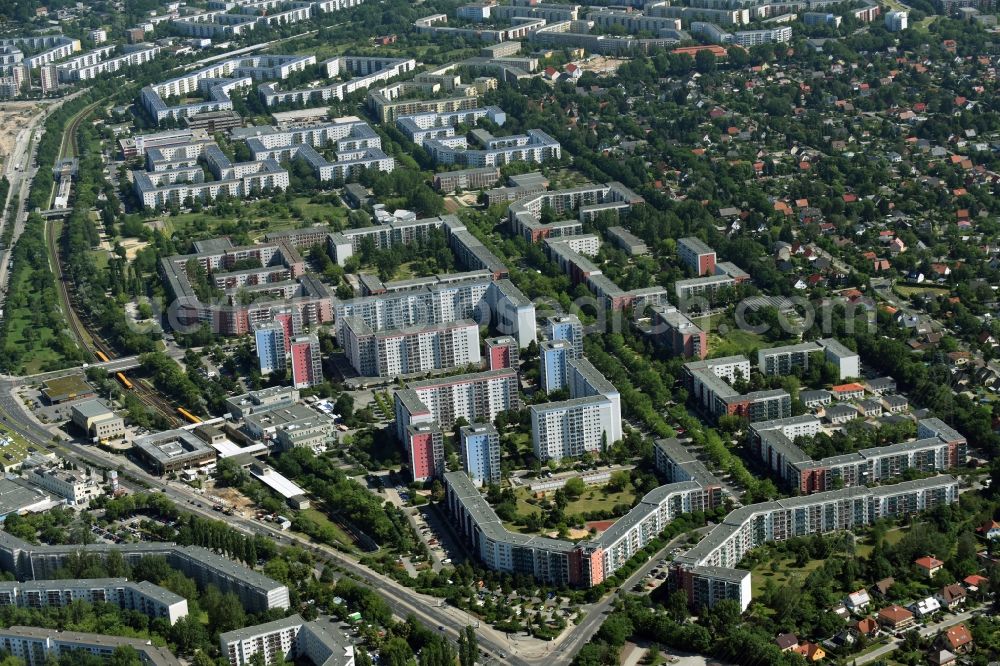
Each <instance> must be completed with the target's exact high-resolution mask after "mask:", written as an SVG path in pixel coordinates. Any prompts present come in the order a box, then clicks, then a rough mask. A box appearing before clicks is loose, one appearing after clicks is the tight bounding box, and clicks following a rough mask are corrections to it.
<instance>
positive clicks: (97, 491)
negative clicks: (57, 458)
mask: <svg viewBox="0 0 1000 666" xmlns="http://www.w3.org/2000/svg"><path fill="white" fill-rule="evenodd" d="M23 478H24V479H25V480H26V481H28V482H30V483H33V484H35V485H36V486H38V487H39V488H42V489H44V490H47V491H49V492H50V493H52V494H54V495H58V496H59V497H62V498H64V499H65V500H66V501H67V502H68V503H69V504H70V505H71V506H86V505H87V504H89V503H90V500H92V499H93V498H95V497H98V496H100V495H101V494H103V491H102V490H101V486H100V483H99V482H100V479H99V478H95V477H93V476H91V474H90V470H87V471H86V472H83V471H80V470H75V469H62V468H61V467H56V466H51V467H32V468H31V469H29V470H27V471H25V472H24V474H23Z"/></svg>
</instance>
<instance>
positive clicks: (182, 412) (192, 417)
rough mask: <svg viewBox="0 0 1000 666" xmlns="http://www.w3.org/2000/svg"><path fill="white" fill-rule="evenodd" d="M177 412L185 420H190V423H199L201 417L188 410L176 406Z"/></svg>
mask: <svg viewBox="0 0 1000 666" xmlns="http://www.w3.org/2000/svg"><path fill="white" fill-rule="evenodd" d="M177 413H178V414H180V415H181V416H183V417H184V418H185V419H186V420H187V421H190V422H191V423H201V419H199V418H198V417H197V416H195V415H194V414H192V413H191V412H189V411H188V410H186V409H184V408H183V407H178V408H177Z"/></svg>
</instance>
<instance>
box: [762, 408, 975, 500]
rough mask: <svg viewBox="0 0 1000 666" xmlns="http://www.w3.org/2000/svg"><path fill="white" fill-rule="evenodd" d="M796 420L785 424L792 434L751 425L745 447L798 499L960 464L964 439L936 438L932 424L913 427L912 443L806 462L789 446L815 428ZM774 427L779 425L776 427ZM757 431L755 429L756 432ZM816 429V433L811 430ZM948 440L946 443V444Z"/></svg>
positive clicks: (801, 453)
mask: <svg viewBox="0 0 1000 666" xmlns="http://www.w3.org/2000/svg"><path fill="white" fill-rule="evenodd" d="M809 418H812V417H806V416H800V417H795V419H800V422H799V423H798V424H795V423H794V419H786V420H785V421H786V422H787V423H789V425H791V426H793V428H794V429H789V428H781V427H769V426H771V424H751V430H750V439H749V443H750V448H751V450H752V451H753V452H754V453H755V454H756V455H758V456H759V457H760V459H761V460H762V461H763V462H764V464H765V465H766V466H767V467H768V469H770V470H771V471H772V472H774V473H775V474H776V475H777V476H778V478H779V479H781V480H782V481H784V482H785V483H787V484H788V485H789V486H791V487H792V488H795V489H797V490H798V491H799V492H801V493H803V494H808V493H814V492H818V491H824V490H830V489H832V488H835V487H837V486H843V487H856V486H864V485H866V484H870V483H878V482H881V481H891V480H894V479H897V478H899V477H901V476H902V475H903V474H905V473H906V472H907V470H910V469H912V470H916V471H918V472H922V473H929V472H943V471H947V470H949V469H953V468H955V467H959V466H961V465H963V464H965V458H966V455H967V453H968V451H967V445H966V441H965V438H964V437H962V436H961V435H958V434H957V433H954V431H951V433H954V434H952V435H945V436H942V434H940V433H937V431H936V429H935V428H934V427H933V425H928V424H927V423H925V422H931V423H933V421H936V419H922V420H921V421H920V422H918V429H917V437H918V438H917V439H915V440H912V441H908V442H899V443H897V444H890V445H886V446H880V447H873V448H868V449H862V450H860V451H856V452H854V453H845V454H840V455H835V456H830V457H828V458H823V459H821V460H812V459H811V458H810V457H809V456H808V455H806V453H805V452H804V451H802V450H801V449H800V448H799V447H798V446H796V445H795V443H794V441H793V440H794V438H795V437H797V436H799V435H802V436H811V435H812V434H815V432H812V431H813V429H814V428H817V427H816V426H814V425H813V424H812V423H810V422H809V421H808V420H807V419H809ZM777 423H780V422H777ZM758 428H760V429H758ZM817 429H818V428H817ZM946 437H950V439H946Z"/></svg>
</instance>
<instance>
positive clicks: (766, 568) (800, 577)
mask: <svg viewBox="0 0 1000 666" xmlns="http://www.w3.org/2000/svg"><path fill="white" fill-rule="evenodd" d="M773 562H774V560H768V561H766V562H764V563H763V564H761V565H758V566H756V567H754V568H753V569H752V570H751V572H752V576H751V577H750V581H751V586H750V589H751V596H753V598H757V597H759V596H760V595H761V593H762V592H763V591H764V585H765V584H766V583H767V581H768V580H773V581H774V582H775V583H776V584H777V585H778V586H779V587H781V586H784V585H797V586H801V585H802V584H803V583H804V582H805V580H806V577H807V576H808V575H809V574H810V573H812V572H813V571H815V570H816V569H819V568H820V567H821V566H823V562H825V560H809V561H808V562H806V565H805V566H803V567H799V566H796V565H795V558H794V557H788V558H783V559H781V560H777V562H778V566H777V571H772V563H773Z"/></svg>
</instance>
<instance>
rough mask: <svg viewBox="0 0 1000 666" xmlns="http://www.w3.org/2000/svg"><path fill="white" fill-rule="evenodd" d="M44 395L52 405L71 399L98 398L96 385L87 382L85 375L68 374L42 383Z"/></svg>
mask: <svg viewBox="0 0 1000 666" xmlns="http://www.w3.org/2000/svg"><path fill="white" fill-rule="evenodd" d="M42 395H44V396H45V399H46V400H47V401H48V403H49V404H50V405H61V404H62V403H64V402H69V401H71V400H85V399H89V398H96V397H97V393H96V391H94V387H93V386H91V385H90V384H88V383H87V382H86V380H85V379H84V378H83V375H68V376H66V377H60V378H58V379H49V380H47V381H45V382H44V383H43V384H42Z"/></svg>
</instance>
